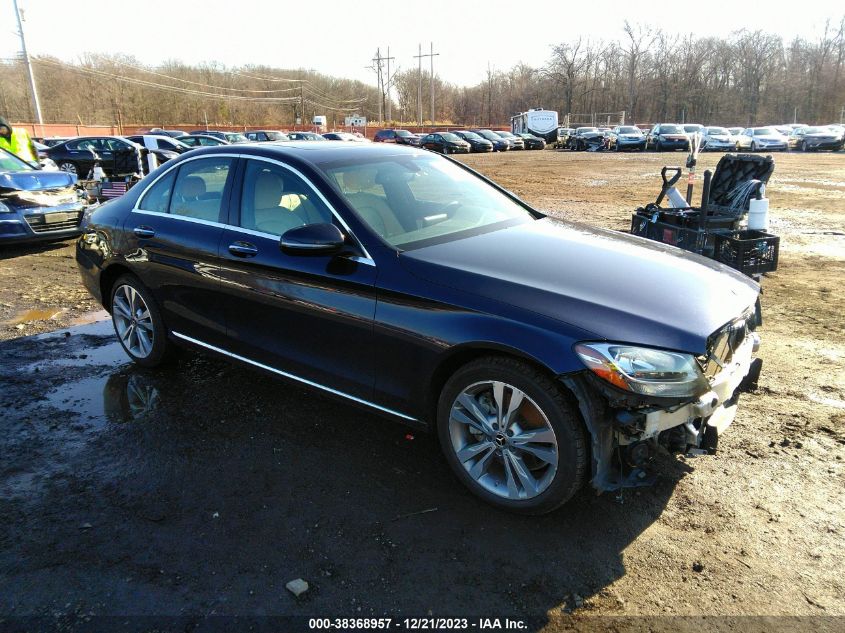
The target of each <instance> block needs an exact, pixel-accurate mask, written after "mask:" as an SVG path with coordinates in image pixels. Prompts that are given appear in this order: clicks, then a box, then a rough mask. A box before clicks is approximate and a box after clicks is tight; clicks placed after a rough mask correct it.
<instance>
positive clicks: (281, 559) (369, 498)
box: [0, 151, 845, 631]
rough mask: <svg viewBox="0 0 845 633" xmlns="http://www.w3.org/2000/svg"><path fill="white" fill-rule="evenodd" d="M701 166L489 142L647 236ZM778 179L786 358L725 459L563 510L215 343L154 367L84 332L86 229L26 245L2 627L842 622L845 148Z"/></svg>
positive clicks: (1, 520)
mask: <svg viewBox="0 0 845 633" xmlns="http://www.w3.org/2000/svg"><path fill="white" fill-rule="evenodd" d="M684 158H685V156H684V155H682V154H680V153H679V154H676V155H665V154H663V155H658V154H654V153H646V154H639V153H637V154H591V153H569V152H555V151H545V152H515V153H510V154H504V155H500V154H495V155H472V156H469V157H466V158H465V159H464V160H465V161H466V162H467V163H468V164H470V165H472V166H473V167H475V168H476V169H478V170H480V171H481V172H483V173H484V174H485V175H487V176H489V177H491V178H493V179H494V180H496V181H498V182H499V183H501V184H503V185H504V186H505V187H507V188H508V189H510V190H512V191H513V192H514V193H516V194H518V195H519V196H521V197H523V198H524V199H525V200H527V201H528V202H530V203H532V204H533V205H534V206H536V207H537V208H539V209H541V210H543V211H545V212H548V213H550V214H553V215H556V216H560V217H563V218H567V219H571V220H577V221H581V222H586V223H589V224H594V225H598V226H602V227H608V228H614V229H627V228H628V227H629V224H630V213H631V211H632V210H633V209H634V208H635V207H636V206H639V205H641V204H644V203H646V202H649V201H652V200H653V199H654V197H655V196H656V194H657V192H658V190H659V182H660V178H659V170H660V167H661V166H662V165H664V164H679V165H680V164H682V163H683V161H684ZM717 159H718V156H710V155H705V156H704V157H703V159H702V161H701V164H700V167H699V173H701V171H703V169H705V168H711V169H712V168H713V167H715V164H716V161H717ZM768 196H769V198H770V199H771V205H772V222H771V230H772V231H773V232H774V233H777V234H778V235H780V236H781V246H780V268H779V270H778V271H777V272H775V273H772V274H769V275H767V276H766V277H765V279H764V281H763V288H764V294H763V316H764V327H763V329H762V330H761V335H762V338H763V346H762V348H761V352H760V355H761V356H762V358H763V359H764V366H763V375H762V378H761V381H760V388H759V390H758V391H757V392H756V393H754V394H747V395H745V396H744V397H743V399H742V402H741V406H740V410H739V415H738V417H737V420H736V422H735V423H734V425H733V426H732V427H731V428H730V430H729V432H727V434H726V435H725V436H724V437H723V438H722V440H721V441H720V452H719V455H718V456H716V457H700V458H683V457H682V458H680V459H676V458H673V457H668V456H664V457H662V458H661V459H660V462H659V464H658V467H659V470H660V473H661V479H660V481H659V483H658V484H657V485H656V486H655V487H653V488H649V489H643V490H639V491H636V492H632V491H626V492H625V494H624V495H622V496H621V497H618V496H615V495H604V496H601V497H594V496H593V495H591V494H589V493H586V492H585V493H584V494H582V495H580V496H579V497H577V498H576V499H575V500H574V501H572V502H571V503H570V504H568V505H567V506H565V507H564V508H563V509H562V510H560V511H559V512H557V513H555V514H552V515H551V516H548V517H543V518H539V519H538V518H531V519H526V518H519V517H512V516H509V515H505V514H502V513H499V512H496V511H494V510H492V509H490V508H488V507H487V506H485V505H484V504H482V503H480V502H477V501H475V500H474V499H473V498H472V497H471V496H469V494H468V493H466V492H464V491H463V490H462V489H461V488H460V487H459V485H458V484H457V483H456V481H455V480H454V479H453V478H452V477H451V475H450V474H449V473H448V471H447V467H446V464H445V462H444V461H443V459H442V457H440V454H439V452H438V448H437V445H436V441H435V439H434V438H430V437H425V436H414V435H413V434H411V435H408V431H407V429H404V428H402V427H399V426H397V425H392V424H391V423H389V422H385V421H383V420H381V419H379V418H375V417H373V416H371V415H369V414H368V413H366V412H361V411H357V410H350V409H349V408H348V407H346V406H344V405H342V404H339V403H335V402H330V401H327V400H325V399H323V398H321V397H319V396H315V395H313V394H311V393H308V392H305V391H303V390H301V389H299V388H296V387H288V386H285V387H283V388H282V387H280V383H278V382H276V381H274V380H272V379H269V378H265V377H263V376H257V375H256V374H254V373H251V372H248V371H245V370H242V369H236V368H232V367H230V366H228V365H225V364H222V363H219V362H217V361H212V360H209V359H205V358H201V357H194V356H188V357H186V358H185V359H183V360H182V361H180V364H179V365H178V366H177V367H176V368H174V369H169V370H167V371H165V372H157V373H152V374H150V373H146V372H143V371H140V370H138V369H137V368H134V367H131V366H128V365H126V359H125V358H124V357H123V355H122V353H121V352H120V349H119V347H118V346H117V345H116V344H115V343H114V340H113V338H112V337H111V336H110V335H109V332H108V327H107V325H106V326H103V325H102V324H97V323H95V324H93V325H83V326H80V325H78V324H79V323H83V322H85V321H90V320H92V318H93V317H92V316H91V315H92V314H93V313H94V311H95V310H96V309H97V306H96V305H95V304H94V302H93V301H92V300H91V299H90V298H89V297H88V296H87V295H86V294H85V291H84V290H83V289H82V286H81V284H80V282H79V279H78V273H77V272H76V269H75V266H74V264H73V257H72V256H73V249H72V246H71V243H70V242H68V243H64V244H58V245H51V246H41V247H29V248H24V247H19V248H15V249H4V250H2V251H0V339H14V340H6V342H4V343H2V344H0V384H2V385H3V386H2V389H0V454H1V455H3V458H2V460H0V629H2V628H3V627H2V622H3V617H4V616H7V617H8V616H11V617H21V616H44V617H65V616H68V617H71V616H73V617H88V616H87V614H93V615H95V616H102V615H117V614H130V613H131V614H137V615H162V614H164V615H172V616H177V615H178V616H202V615H209V614H221V615H234V616H238V615H239V616H260V615H321V616H322V615H331V616H334V615H347V616H362V615H363V616H370V615H385V614H386V615H392V616H393V617H396V618H399V617H405V616H426V615H430V614H433V615H443V616H446V615H459V614H463V615H472V616H485V617H504V616H505V615H512V616H516V617H524V618H530V622H531V626H530V628H531V629H532V630H546V631H557V630H566V629H568V628H569V627H570V626H574V625H577V626H584V625H590V624H591V623H592V624H598V623H602V625H607V626H615V627H617V628H625V627H627V628H642V627H644V628H643V630H645V629H648V628H650V629H653V630H654V629H657V630H664V629H662V628H661V625H660V623H661V622H662V623H663V625H662V626H664V627H665V630H677V629H682V628H689V629H690V630H692V629H695V628H697V627H699V626H700V625H701V622H700V621H698V620H679V619H676V618H675V619H665V620H660V619H658V620H655V619H650V620H645V621H644V620H640V619H638V616H652V618H653V617H655V616H660V617H663V616H700V615H708V616H774V617H775V618H777V617H783V616H802V617H806V616H814V617H821V618H828V619H821V620H812V622H811V621H810V620H791V621H788V620H777V619H775V620H743V619H739V620H724V621H722V620H720V621H718V622H720V623H724V629H725V630H735V631H744V630H748V629H749V628H758V629H759V630H763V629H768V630H772V629H777V628H778V627H777V624H778V622H781V623H782V622H789V623H790V624H789V626H791V627H792V628H793V629H794V628H798V629H803V628H809V627H810V626H812V628H814V629H816V630H842V629H843V626H845V619H842V616H845V574H843V570H845V485H843V484H845V465H843V457H845V153H841V152H840V153H836V154H829V153H823V154H814V155H805V154H784V155H778V156H776V168H775V172H774V175H773V177H772V179H771V181H770V184H769V188H768ZM538 265H542V262H538ZM561 274H565V272H564V271H561ZM33 310H37V311H40V312H30V311H33ZM69 326H74V327H72V328H71V329H70V330H69V331H67V334H65V332H60V333H58V334H53V335H46V336H43V337H36V338H21V337H24V336H27V335H31V334H36V333H41V332H47V331H51V330H56V329H58V328H63V327H69ZM221 381H225V384H226V385H227V389H226V393H227V394H229V395H225V394H223V393H221V392H222V390H221V389H220V388H219V385H220V384H221ZM232 394H234V395H232ZM410 438H412V439H410ZM221 472H222V473H225V477H221V476H220V474H221ZM423 511H425V512H423ZM297 577H302V578H305V579H306V580H308V581H309V583H311V589H310V590H309V592H308V593H307V594H305V596H304V597H302V598H299V599H294V598H293V597H292V596H291V595H290V594H289V593H288V592H286V591H285V589H284V584H285V583H286V582H287V581H288V580H291V579H292V578H297ZM596 616H614V618H615V619H612V620H611V619H604V618H601V619H598V620H597V619H595V618H596ZM829 616H839V617H838V618H836V617H834V618H829ZM710 624H711V625H713V626H715V624H716V623H714V622H713V621H710ZM754 625H756V626H754Z"/></svg>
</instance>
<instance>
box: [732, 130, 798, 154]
mask: <svg viewBox="0 0 845 633" xmlns="http://www.w3.org/2000/svg"><path fill="white" fill-rule="evenodd" d="M739 149H748V150H751V151H752V152H759V151H761V150H773V151H786V150H788V149H789V142H788V140H787V137H785V136H784V135H783V134H781V133H780V132H778V131H777V130H776V129H775V128H773V127H750V128H746V129H745V130H743V132H742V134H741V135H740V136H739Z"/></svg>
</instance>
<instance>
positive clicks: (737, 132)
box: [728, 127, 745, 149]
mask: <svg viewBox="0 0 845 633" xmlns="http://www.w3.org/2000/svg"><path fill="white" fill-rule="evenodd" d="M744 131H745V128H743V127H729V128H728V132H730V135H731V138H732V139H733V141H734V144H735V145H736V148H737V149H739V145H738V143H739V137H740V136H742V133H743V132H744Z"/></svg>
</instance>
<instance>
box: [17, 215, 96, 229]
mask: <svg viewBox="0 0 845 633" xmlns="http://www.w3.org/2000/svg"><path fill="white" fill-rule="evenodd" d="M24 218H25V219H26V223H27V224H29V228H31V229H32V230H33V231H35V232H36V233H49V232H51V231H67V230H68V229H75V228H78V227H79V223H80V221H81V220H82V212H81V211H74V212H67V213H55V214H51V213H33V214H30V215H25V216H24Z"/></svg>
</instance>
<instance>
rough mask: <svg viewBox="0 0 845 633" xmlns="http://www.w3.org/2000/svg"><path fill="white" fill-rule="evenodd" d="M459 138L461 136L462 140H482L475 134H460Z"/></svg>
mask: <svg viewBox="0 0 845 633" xmlns="http://www.w3.org/2000/svg"><path fill="white" fill-rule="evenodd" d="M458 136H460V137H462V138H466V139H469V138H474V139H479V138H481V137H480V136H479V135H478V134H476V133H475V132H461V133H460V134H458Z"/></svg>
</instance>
